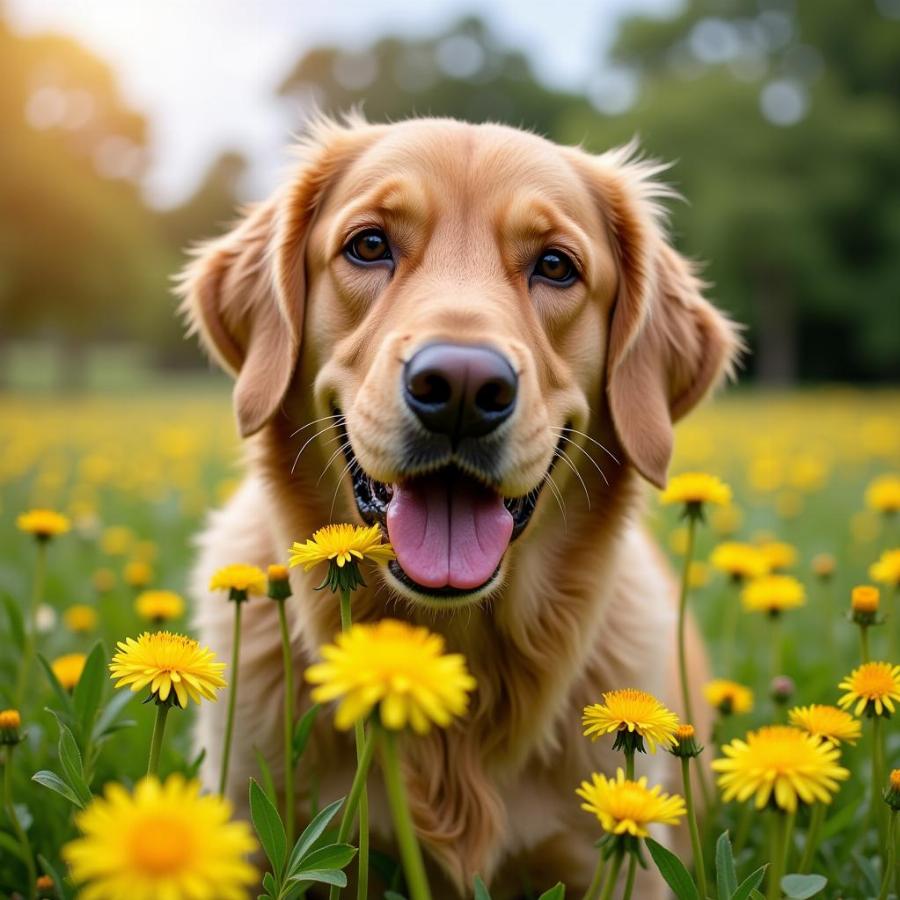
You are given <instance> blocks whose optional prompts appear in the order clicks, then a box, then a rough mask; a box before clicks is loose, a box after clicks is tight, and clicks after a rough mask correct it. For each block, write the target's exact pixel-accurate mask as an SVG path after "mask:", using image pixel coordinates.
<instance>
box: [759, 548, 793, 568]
mask: <svg viewBox="0 0 900 900" xmlns="http://www.w3.org/2000/svg"><path fill="white" fill-rule="evenodd" d="M758 549H759V552H760V553H761V554H762V557H763V559H764V560H765V561H766V564H767V566H768V568H769V572H783V571H784V570H785V569H790V568H791V566H793V565H795V564H796V562H797V548H796V547H794V546H793V544H786V543H785V542H784V541H764V542H763V543H762V544H760V546H759V548H758Z"/></svg>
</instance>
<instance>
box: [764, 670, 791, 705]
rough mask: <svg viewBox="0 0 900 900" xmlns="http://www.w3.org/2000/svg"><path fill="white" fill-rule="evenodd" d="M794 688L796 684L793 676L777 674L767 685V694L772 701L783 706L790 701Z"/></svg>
mask: <svg viewBox="0 0 900 900" xmlns="http://www.w3.org/2000/svg"><path fill="white" fill-rule="evenodd" d="M795 690H796V685H795V684H794V679H793V678H788V676H787V675H778V676H777V677H776V678H773V679H772V683H771V685H769V696H771V698H772V701H773V702H774V703H777V704H778V705H779V706H784V705H785V704H787V703H789V702H790V700H791V698H792V697H793V696H794V691H795Z"/></svg>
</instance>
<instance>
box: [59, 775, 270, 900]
mask: <svg viewBox="0 0 900 900" xmlns="http://www.w3.org/2000/svg"><path fill="white" fill-rule="evenodd" d="M230 819H231V805H230V804H229V803H228V801H227V800H225V799H224V798H222V797H220V796H217V795H216V794H207V795H205V796H201V795H200V785H199V783H198V782H196V781H186V780H185V779H184V778H183V777H182V776H181V775H171V776H170V777H169V778H168V779H167V780H166V781H165V782H164V783H160V782H159V780H157V779H156V778H155V777H153V778H144V779H143V780H141V781H140V782H138V784H137V786H136V787H135V789H134V792H133V793H129V792H128V791H127V790H126V789H125V788H124V787H123V786H122V785H120V784H110V785H107V787H106V790H105V791H104V795H103V796H102V797H95V798H94V799H93V800H92V801H91V803H90V805H89V806H87V807H86V808H85V809H84V810H83V811H81V812H79V813H77V814H76V816H75V824H76V825H77V827H78V829H79V831H80V832H81V836H80V837H78V838H76V839H75V840H74V841H71V842H69V843H68V844H66V845H65V846H64V847H63V850H62V856H63V859H64V860H65V861H66V863H67V865H68V866H69V872H70V873H71V876H72V880H73V881H74V882H75V883H76V884H78V885H81V890H80V892H79V895H78V896H79V897H83V898H84V900H159V898H167V900H244V898H248V897H249V896H250V891H251V888H252V887H253V886H254V885H255V883H256V879H257V877H258V873H257V872H256V870H255V869H254V868H253V866H251V865H250V863H248V862H247V856H248V854H250V853H252V852H253V851H254V850H255V849H256V842H255V841H254V839H253V836H252V834H251V832H250V827H249V825H247V823H246V822H240V821H234V822H232V821H230Z"/></svg>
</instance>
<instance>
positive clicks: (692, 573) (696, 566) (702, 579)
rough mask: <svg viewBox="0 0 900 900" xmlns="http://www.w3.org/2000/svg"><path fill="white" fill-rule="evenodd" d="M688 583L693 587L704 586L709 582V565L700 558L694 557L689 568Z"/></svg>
mask: <svg viewBox="0 0 900 900" xmlns="http://www.w3.org/2000/svg"><path fill="white" fill-rule="evenodd" d="M688 584H689V585H690V586H691V587H692V588H698V589H699V588H703V587H706V585H708V584H709V567H708V566H707V565H706V563H704V562H701V561H700V560H699V559H692V560H691V565H690V568H689V569H688Z"/></svg>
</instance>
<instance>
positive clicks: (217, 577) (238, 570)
mask: <svg viewBox="0 0 900 900" xmlns="http://www.w3.org/2000/svg"><path fill="white" fill-rule="evenodd" d="M209 589H210V590H211V591H228V592H229V594H230V597H231V599H232V600H238V599H241V600H246V599H247V594H264V593H265V591H266V576H265V573H264V572H263V571H262V569H259V568H257V567H256V566H250V565H247V564H246V563H232V564H231V565H230V566H225V567H224V568H223V569H219V571H218V572H216V573H215V574H214V575H213V577H212V578H210V580H209Z"/></svg>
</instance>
